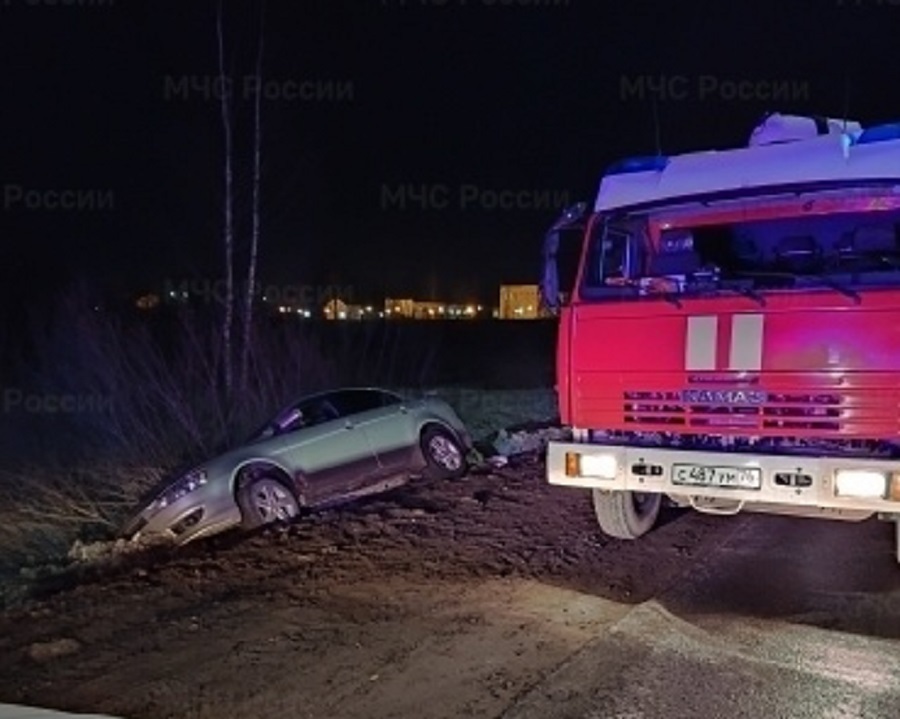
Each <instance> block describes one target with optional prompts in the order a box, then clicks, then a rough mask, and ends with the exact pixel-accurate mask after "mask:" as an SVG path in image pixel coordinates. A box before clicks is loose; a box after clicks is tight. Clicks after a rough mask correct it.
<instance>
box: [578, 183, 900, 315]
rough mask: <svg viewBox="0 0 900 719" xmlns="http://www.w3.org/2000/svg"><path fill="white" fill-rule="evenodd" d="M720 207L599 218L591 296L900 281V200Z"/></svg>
mask: <svg viewBox="0 0 900 719" xmlns="http://www.w3.org/2000/svg"><path fill="white" fill-rule="evenodd" d="M860 204H861V203H859V202H858V201H857V202H856V203H855V205H854V208H851V209H846V210H842V211H837V212H819V213H812V212H806V213H804V208H806V207H808V205H797V206H795V207H792V208H790V209H789V210H783V211H782V212H781V214H779V213H778V212H775V211H774V209H772V211H770V212H765V211H759V209H758V208H757V211H756V212H746V211H743V210H742V211H735V210H733V209H732V210H731V211H730V212H727V213H726V212H722V211H720V210H719V211H714V210H712V209H710V208H709V207H704V210H703V212H696V213H694V214H692V215H684V214H683V215H681V216H679V217H677V218H673V219H670V218H668V217H667V216H666V215H665V214H664V213H661V212H660V213H656V214H654V213H643V214H641V215H634V216H631V217H628V216H626V217H616V218H595V221H594V222H593V223H592V225H591V230H590V233H589V235H588V237H587V242H588V246H587V251H586V253H585V260H584V266H583V267H582V272H581V283H580V287H579V290H580V296H581V297H582V298H584V299H610V300H611V299H627V298H629V297H635V298H637V297H641V296H647V295H657V294H663V295H666V296H670V295H676V296H677V295H685V294H710V293H717V292H723V293H725V292H735V291H737V292H741V293H744V294H748V295H758V294H759V293H760V292H769V291H779V290H796V289H809V288H814V287H815V288H831V289H833V290H836V291H839V292H842V293H843V294H846V295H847V296H850V297H854V298H856V297H858V292H857V291H858V290H859V289H860V288H867V287H877V286H894V287H896V286H900V209H896V208H894V207H888V208H887V209H885V208H882V207H879V206H877V205H874V207H875V209H871V208H870V207H865V206H864V207H863V208H862V209H855V207H857V206H859V205H860Z"/></svg>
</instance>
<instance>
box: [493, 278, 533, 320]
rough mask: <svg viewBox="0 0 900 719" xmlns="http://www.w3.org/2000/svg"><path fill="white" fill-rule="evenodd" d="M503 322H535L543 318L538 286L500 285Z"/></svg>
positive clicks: (499, 311)
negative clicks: (534, 320)
mask: <svg viewBox="0 0 900 719" xmlns="http://www.w3.org/2000/svg"><path fill="white" fill-rule="evenodd" d="M496 316H497V318H498V319H501V320H533V319H537V318H538V317H541V312H540V302H539V299H538V286H537V285H500V306H499V307H498V308H497V315H496Z"/></svg>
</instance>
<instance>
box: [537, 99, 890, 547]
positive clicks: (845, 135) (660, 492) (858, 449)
mask: <svg viewBox="0 0 900 719" xmlns="http://www.w3.org/2000/svg"><path fill="white" fill-rule="evenodd" d="M571 230H575V231H576V232H577V233H578V237H579V238H580V240H579V242H578V243H577V245H578V248H579V249H578V253H577V259H576V261H575V262H574V265H577V269H575V270H574V271H573V273H572V280H571V282H570V283H569V282H564V281H563V280H561V279H560V278H561V276H562V274H563V273H562V271H561V270H562V269H563V267H562V266H563V259H564V251H563V248H564V246H565V242H563V241H562V240H563V238H564V237H565V236H566V235H567V234H568V233H569V231H571ZM574 265H573V266H574ZM542 296H543V298H544V302H545V303H546V305H547V306H548V307H549V308H550V309H551V310H552V311H554V312H556V313H557V314H558V317H559V339H558V346H557V360H556V361H557V392H558V399H559V409H560V414H561V417H562V421H563V423H564V424H565V425H567V426H568V427H570V428H571V429H572V440H571V441H568V442H552V443H550V445H549V447H548V452H547V479H548V481H549V482H550V483H552V484H557V485H568V486H574V487H584V488H588V489H590V490H591V491H592V494H593V501H594V507H595V510H596V515H597V519H598V521H599V524H600V527H601V529H602V530H603V531H604V532H605V533H607V534H609V535H611V536H614V537H618V538H623V539H635V538H637V537H640V536H641V535H643V534H645V533H646V532H648V531H649V530H650V529H651V528H652V527H653V525H654V524H655V522H656V519H657V516H658V514H659V510H660V506H661V504H662V502H663V501H666V500H668V501H671V502H674V503H675V504H676V505H678V506H682V507H693V508H694V509H696V510H699V511H703V512H712V513H721V514H732V513H737V512H740V511H742V510H748V511H759V512H768V513H776V514H790V515H797V516H805V517H824V518H833V519H843V520H855V521H858V520H862V519H866V518H869V517H872V516H878V517H879V518H881V519H885V520H889V521H893V522H895V523H898V522H900V123H897V124H887V125H877V126H873V127H870V128H867V129H863V128H862V127H861V126H860V125H859V123H856V122H850V121H847V120H835V119H830V118H808V117H799V116H790V115H779V114H773V115H770V116H768V117H767V118H764V120H763V121H762V123H761V124H760V125H759V126H758V127H757V128H756V129H755V130H754V132H753V133H752V135H751V138H750V141H749V143H748V145H747V146H746V147H741V148H736V149H729V150H722V151H704V152H692V153H688V154H681V155H675V156H670V157H664V156H650V157H638V158H630V159H627V160H624V161H622V162H620V163H618V164H616V165H614V166H613V167H611V168H609V170H608V171H607V172H606V173H605V174H604V176H603V178H602V180H601V183H600V188H599V192H598V194H597V197H596V200H595V202H594V204H593V207H592V208H589V207H588V206H586V205H580V206H576V207H575V208H570V209H569V210H567V211H566V213H564V215H563V217H562V218H561V219H560V220H559V221H558V222H557V223H556V224H555V225H554V226H553V227H552V228H551V230H550V231H549V232H548V233H547V236H546V238H545V241H544V276H543V279H542ZM898 527H900V524H898ZM897 544H898V548H897V551H898V561H900V529H898V542H897Z"/></svg>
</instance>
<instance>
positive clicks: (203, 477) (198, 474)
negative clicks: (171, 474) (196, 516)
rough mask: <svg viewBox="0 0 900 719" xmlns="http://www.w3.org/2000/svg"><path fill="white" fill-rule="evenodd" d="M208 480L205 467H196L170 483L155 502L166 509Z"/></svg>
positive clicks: (156, 505) (156, 506)
mask: <svg viewBox="0 0 900 719" xmlns="http://www.w3.org/2000/svg"><path fill="white" fill-rule="evenodd" d="M206 482H207V474H206V470H205V469H195V470H193V471H191V472H188V473H187V474H186V475H184V476H183V477H181V478H180V479H178V480H176V481H175V482H174V483H172V484H171V485H169V486H168V487H167V488H166V489H165V491H163V493H162V494H160V495H159V497H157V498H156V501H155V502H154V503H153V504H154V506H155V508H156V509H165V508H166V507H168V506H169V505H170V504H173V503H175V502H177V501H178V500H179V499H181V498H182V497H184V496H186V495H188V494H190V493H191V492H193V491H194V490H196V489H199V488H200V487H202V486H203V485H204V484H206Z"/></svg>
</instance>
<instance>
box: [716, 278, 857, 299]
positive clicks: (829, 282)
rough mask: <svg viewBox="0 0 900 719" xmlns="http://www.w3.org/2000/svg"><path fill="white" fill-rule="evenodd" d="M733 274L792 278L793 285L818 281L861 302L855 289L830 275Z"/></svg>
mask: <svg viewBox="0 0 900 719" xmlns="http://www.w3.org/2000/svg"><path fill="white" fill-rule="evenodd" d="M734 274H735V275H738V276H741V277H749V278H751V279H776V280H792V285H791V286H793V287H797V286H798V285H804V284H806V283H807V282H810V283H812V284H815V283H818V284H822V285H825V287H828V288H830V289H832V290H834V291H835V292H840V293H841V294H842V295H844V296H845V297H849V298H850V299H851V300H853V301H854V302H855V303H856V304H859V303H860V302H862V298H861V297H860V296H859V293H858V292H856V291H855V290H852V289H850V288H849V287H846V286H844V285H842V284H841V283H840V282H838V281H837V280H834V279H832V278H830V277H825V276H823V275H801V274H798V273H796V272H787V271H777V272H770V271H763V270H739V271H737V272H735V273H734Z"/></svg>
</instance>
